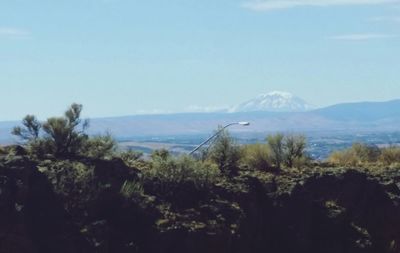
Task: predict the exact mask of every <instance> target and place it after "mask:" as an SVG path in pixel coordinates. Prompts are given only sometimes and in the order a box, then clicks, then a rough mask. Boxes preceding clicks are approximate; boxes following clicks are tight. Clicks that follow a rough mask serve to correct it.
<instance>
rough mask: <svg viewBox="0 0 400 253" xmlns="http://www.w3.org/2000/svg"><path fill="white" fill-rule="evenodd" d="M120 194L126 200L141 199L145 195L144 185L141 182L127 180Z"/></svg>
mask: <svg viewBox="0 0 400 253" xmlns="http://www.w3.org/2000/svg"><path fill="white" fill-rule="evenodd" d="M120 194H121V195H122V196H124V197H125V198H134V197H140V196H142V195H143V194H144V190H143V185H142V184H141V183H140V182H135V181H129V180H126V181H125V182H124V184H123V185H122V186H121V190H120Z"/></svg>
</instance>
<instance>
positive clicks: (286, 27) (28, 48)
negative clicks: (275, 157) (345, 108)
mask: <svg viewBox="0 0 400 253" xmlns="http://www.w3.org/2000/svg"><path fill="white" fill-rule="evenodd" d="M0 88H1V94H2V96H1V99H0V120H15V119H20V118H21V117H23V116H24V115H25V114H27V113H34V114H36V115H38V116H39V117H41V118H45V117H48V116H51V115H58V114H60V113H61V112H63V111H64V110H65V108H66V107H67V106H68V105H69V104H70V103H72V102H79V103H82V104H84V107H85V116H88V117H99V116H117V115H129V114H135V113H150V112H179V111H188V110H192V109H193V108H203V109H204V110H208V109H212V108H219V107H224V106H233V105H236V104H239V103H241V102H243V101H245V100H248V99H250V98H252V97H254V96H256V95H258V94H259V93H266V92H269V91H273V90H283V91H288V92H291V93H294V94H296V95H298V96H300V97H302V98H304V99H305V100H307V101H308V102H310V103H312V104H314V105H317V106H325V105H330V104H335V103H340V102H349V101H365V100H374V101H381V100H390V99H395V98H400V0H296V1H294V0H201V1H199V0H168V1H164V0H146V1H138V0H68V1H66V0H57V1H54V0H37V1H32V0H2V1H1V2H0Z"/></svg>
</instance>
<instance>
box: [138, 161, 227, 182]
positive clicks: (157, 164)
mask: <svg viewBox="0 0 400 253" xmlns="http://www.w3.org/2000/svg"><path fill="white" fill-rule="evenodd" d="M142 173H143V177H144V178H145V180H146V179H150V180H156V181H158V182H159V183H161V184H163V185H164V186H166V187H168V185H171V184H173V185H174V184H175V185H176V184H178V185H179V184H183V183H185V182H192V183H194V185H195V186H196V187H198V188H203V187H207V186H209V185H211V184H213V183H215V182H216V181H217V179H218V177H219V175H220V172H219V170H218V167H217V166H216V165H215V164H212V163H210V162H202V161H197V160H195V159H193V158H192V157H190V156H181V157H168V158H165V159H164V158H163V157H155V158H153V159H152V160H151V161H150V168H149V169H146V170H143V171H142Z"/></svg>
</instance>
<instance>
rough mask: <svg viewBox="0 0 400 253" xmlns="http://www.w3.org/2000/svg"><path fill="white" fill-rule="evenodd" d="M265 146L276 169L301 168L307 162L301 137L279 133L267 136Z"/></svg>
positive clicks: (305, 144)
mask: <svg viewBox="0 0 400 253" xmlns="http://www.w3.org/2000/svg"><path fill="white" fill-rule="evenodd" d="M266 141H267V145H268V147H269V150H270V161H271V163H272V164H273V165H274V166H275V167H276V169H278V170H279V169H281V167H282V166H285V167H287V168H293V167H303V166H304V165H306V164H307V163H308V161H309V158H308V156H307V154H306V151H305V150H306V146H307V142H306V138H305V137H304V136H303V135H294V134H288V135H284V134H281V133H278V134H274V135H269V136H267V139H266Z"/></svg>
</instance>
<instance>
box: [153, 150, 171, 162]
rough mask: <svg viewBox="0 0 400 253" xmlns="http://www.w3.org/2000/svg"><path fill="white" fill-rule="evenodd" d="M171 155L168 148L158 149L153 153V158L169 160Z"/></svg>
mask: <svg viewBox="0 0 400 253" xmlns="http://www.w3.org/2000/svg"><path fill="white" fill-rule="evenodd" d="M170 157H171V154H170V153H169V151H168V150H167V149H157V150H155V151H154V152H153V153H152V154H151V158H152V159H158V158H160V159H162V160H167V159H168V158H170Z"/></svg>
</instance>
